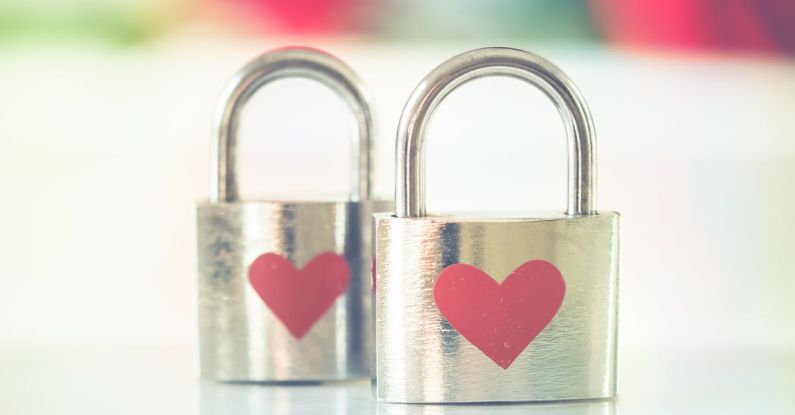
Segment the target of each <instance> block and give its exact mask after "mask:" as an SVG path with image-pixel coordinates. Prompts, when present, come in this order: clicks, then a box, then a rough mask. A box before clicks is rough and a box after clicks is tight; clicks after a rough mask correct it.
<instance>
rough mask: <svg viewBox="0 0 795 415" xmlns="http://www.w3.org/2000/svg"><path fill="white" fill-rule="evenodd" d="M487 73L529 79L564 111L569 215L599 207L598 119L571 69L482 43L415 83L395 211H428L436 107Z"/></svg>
mask: <svg viewBox="0 0 795 415" xmlns="http://www.w3.org/2000/svg"><path fill="white" fill-rule="evenodd" d="M486 76H509V77H513V78H517V79H521V80H524V81H526V82H528V83H530V84H531V85H533V86H535V87H537V88H538V89H540V90H541V91H542V92H544V93H545V94H546V95H547V97H549V98H550V99H551V100H552V101H553V102H554V103H555V106H556V107H557V109H558V111H559V112H560V115H561V117H562V118H563V122H564V124H565V126H566V135H567V138H568V154H569V158H568V160H569V161H568V166H569V167H568V187H569V188H568V206H567V208H566V213H567V214H568V215H590V214H594V213H595V208H594V197H595V182H596V180H595V177H594V176H595V173H596V166H595V165H596V160H595V156H594V152H595V144H596V143H595V135H594V126H593V121H592V120H591V114H590V112H589V111H588V107H587V106H586V105H585V101H584V100H583V98H582V96H581V95H580V93H579V91H578V90H577V88H576V87H575V86H574V84H573V83H572V81H571V80H570V79H569V77H568V76H566V74H564V73H563V72H562V71H561V70H560V69H559V68H558V67H556V66H555V65H553V64H552V63H551V62H549V61H547V60H546V59H543V58H541V57H539V56H537V55H534V54H532V53H529V52H526V51H523V50H519V49H512V48H493V47H492V48H483V49H475V50H472V51H469V52H465V53H462V54H460V55H458V56H455V57H453V58H451V59H449V60H447V61H446V62H444V63H442V64H441V65H439V66H437V67H436V68H435V69H434V70H433V71H431V72H430V73H429V74H428V75H427V76H426V77H425V78H424V79H423V80H422V81H420V83H419V85H417V87H416V88H415V89H414V92H412V94H411V96H410V97H409V99H408V101H407V102H406V106H405V107H404V108H403V113H402V114H401V117H400V124H399V125H398V133H397V148H396V154H395V157H396V161H395V169H396V172H395V216H397V217H421V216H425V215H426V211H425V133H426V129H427V126H428V121H429V120H430V117H431V115H432V113H433V111H434V110H435V109H436V107H437V106H438V105H439V104H440V103H441V102H442V100H444V98H445V97H447V95H448V94H449V93H450V92H452V91H453V90H454V89H455V88H457V87H459V86H461V85H462V84H464V83H466V82H468V81H471V80H473V79H478V78H482V77H486Z"/></svg>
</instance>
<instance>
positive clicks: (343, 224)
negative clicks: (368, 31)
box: [197, 48, 375, 382]
mask: <svg viewBox="0 0 795 415" xmlns="http://www.w3.org/2000/svg"><path fill="white" fill-rule="evenodd" d="M294 76H297V77H304V78H309V79H313V80H316V81H318V82H320V83H322V84H324V85H326V86H328V87H329V88H331V89H332V90H334V91H335V92H336V93H337V94H339V96H341V97H342V98H343V99H344V101H345V102H346V103H347V105H348V106H349V107H350V109H351V110H352V113H353V115H354V119H355V121H356V123H357V125H358V139H356V140H354V143H353V148H354V154H355V153H358V157H357V158H356V159H355V160H354V161H353V167H354V168H353V169H352V170H353V172H354V174H353V177H352V179H353V184H352V191H351V192H352V194H351V195H350V200H345V201H328V202H326V201H308V202H290V201H240V200H239V199H238V186H237V177H236V174H235V148H236V146H235V143H236V138H235V135H236V130H237V124H238V119H239V117H240V114H241V109H242V108H243V107H244V105H245V104H246V102H247V101H248V99H249V98H250V97H251V96H252V95H253V94H254V93H255V92H256V91H257V90H259V88H261V87H263V86H264V85H266V84H268V83H270V82H272V81H274V80H277V79H281V78H285V77H294ZM371 136H372V122H371V114H370V108H369V105H368V103H367V99H366V97H365V95H364V92H363V90H362V88H361V86H360V83H359V80H358V78H357V76H356V75H355V74H354V72H353V71H352V70H351V69H350V68H349V67H348V66H347V65H345V64H344V63H343V62H341V61H340V60H338V59H337V58H335V57H333V56H331V55H328V54H326V53H323V52H320V51H316V50H312V49H303V48H290V49H281V50H276V51H273V52H270V53H266V54H264V55H262V56H260V57H258V58H256V59H255V60H253V61H252V62H250V63H249V64H247V65H246V66H245V67H243V69H242V70H240V72H238V73H237V74H236V75H235V77H234V78H233V79H232V81H231V83H230V84H229V86H228V87H227V88H226V90H225V92H224V94H223V96H222V100H221V103H220V106H219V109H218V111H217V113H216V127H215V142H214V149H215V151H216V154H215V157H214V161H215V165H214V166H213V174H214V175H213V180H212V181H213V183H212V188H211V197H210V201H209V202H208V203H201V204H199V205H198V207H197V225H198V235H197V239H198V244H197V245H198V289H199V293H198V297H199V298H198V302H199V337H200V339H199V354H200V366H201V373H202V376H204V377H207V378H212V379H216V380H222V381H266V382H267V381H324V380H337V379H349V378H354V377H367V376H369V375H370V367H371V360H372V358H371V356H372V340H371V337H372V327H371V326H372V324H371V318H372V317H371V313H370V302H371V294H370V286H371V284H370V272H371V259H370V257H371V255H370V254H371V248H370V246H371V245H370V241H371V238H372V234H371V228H370V225H371V217H372V212H373V204H374V203H375V202H373V201H371V200H370V197H369V196H370V148H371Z"/></svg>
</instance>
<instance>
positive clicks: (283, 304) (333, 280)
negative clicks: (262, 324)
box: [248, 252, 350, 339]
mask: <svg viewBox="0 0 795 415" xmlns="http://www.w3.org/2000/svg"><path fill="white" fill-rule="evenodd" d="M349 275H350V269H349V268H348V263H347V262H346V261H345V258H343V257H342V256H340V255H337V254H335V253H333V252H324V253H322V254H318V255H317V256H315V257H314V258H312V259H311V260H310V261H309V262H308V263H307V264H306V265H304V267H303V268H302V269H300V270H298V269H296V268H295V266H293V264H292V263H291V262H290V261H288V260H287V259H285V258H283V257H282V256H280V255H278V254H274V253H270V252H269V253H266V254H262V255H260V256H259V257H258V258H257V259H255V260H254V262H252V263H251V266H249V268H248V280H249V282H250V283H251V286H252V287H254V291H256V292H257V294H259V296H260V298H262V301H264V302H265V304H266V305H267V306H268V307H269V308H270V309H271V311H273V314H275V315H276V317H278V318H279V320H281V322H282V323H284V325H285V326H287V329H288V330H290V333H292V335H293V336H294V337H295V338H296V339H300V338H302V337H304V335H305V334H306V333H307V332H308V331H309V329H311V328H312V326H313V325H314V324H315V322H317V321H318V320H319V319H320V317H322V316H323V314H325V313H326V311H328V309H329V308H331V305H332V304H334V301H335V300H336V299H337V297H339V296H340V295H342V293H344V292H345V290H347V289H348V277H349Z"/></svg>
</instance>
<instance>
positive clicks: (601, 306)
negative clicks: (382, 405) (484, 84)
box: [375, 48, 619, 403]
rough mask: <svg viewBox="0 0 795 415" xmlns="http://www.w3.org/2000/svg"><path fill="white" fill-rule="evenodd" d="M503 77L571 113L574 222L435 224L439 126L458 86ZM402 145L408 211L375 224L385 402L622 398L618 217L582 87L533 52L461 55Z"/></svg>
mask: <svg viewBox="0 0 795 415" xmlns="http://www.w3.org/2000/svg"><path fill="white" fill-rule="evenodd" d="M492 75H503V76H510V77H513V78H518V79H522V80H525V81H527V82H529V83H530V84H532V85H535V86H536V87H538V88H539V89H541V90H542V91H543V92H544V93H545V94H546V95H547V96H548V97H549V98H551V99H552V101H553V102H554V103H555V105H556V106H557V108H558V110H559V111H560V114H561V115H562V118H563V120H564V123H565V125H566V129H567V135H568V141H569V178H568V186H569V191H568V210H567V212H566V213H565V214H563V213H561V214H550V215H549V216H546V217H532V218H531V217H527V218H515V217H511V218H504V217H502V218H500V217H493V216H492V217H480V218H479V217H473V216H466V217H460V216H428V215H426V212H425V189H424V183H425V167H424V165H423V163H424V139H425V137H424V134H425V130H426V126H427V124H428V119H429V117H430V115H431V113H432V112H433V110H434V108H435V107H436V106H437V105H438V104H439V103H440V102H441V101H442V100H443V99H444V98H445V96H447V95H448V94H449V93H450V92H451V91H452V90H454V89H455V88H456V87H458V86H460V85H461V84H463V83H465V82H467V81H469V80H472V79H476V78H480V77H484V76H492ZM397 140H398V141H397V154H396V160H397V161H396V191H395V194H396V199H395V213H394V215H393V214H391V213H378V214H376V215H375V225H376V230H375V233H376V236H375V238H376V241H375V246H376V253H375V258H376V269H377V271H376V281H377V285H376V287H377V288H376V300H375V301H376V304H375V307H376V312H375V319H376V322H375V324H376V375H377V396H378V398H379V400H383V401H389V402H424V403H432V402H433V403H449V402H508V401H538V400H568V399H589V398H607V397H611V396H613V395H614V394H615V390H616V370H615V368H616V321H617V292H618V291H617V290H618V285H617V283H618V218H619V215H618V214H617V213H614V212H599V213H597V212H596V211H595V209H594V199H593V195H594V172H595V161H594V155H593V151H594V132H593V123H592V121H591V116H590V114H589V112H588V109H587V107H586V105H585V102H584V101H583V99H582V97H581V96H580V93H579V92H578V91H577V89H576V88H575V87H574V85H573V84H572V82H571V80H569V78H568V77H567V76H566V75H564V74H563V72H561V71H560V70H559V69H558V68H557V67H555V66H554V65H552V64H551V63H550V62H548V61H546V60H544V59H542V58H540V57H538V56H536V55H533V54H531V53H528V52H525V51H521V50H516V49H508V48H485V49H478V50H474V51H470V52H467V53H464V54H461V55H459V56H456V57H454V58H452V59H450V60H448V61H447V62H445V63H443V64H441V65H440V66H438V67H437V68H436V69H434V70H433V71H432V72H431V73H430V74H429V75H428V76H426V77H425V79H423V80H422V82H421V83H420V84H419V86H418V87H417V88H416V89H415V90H414V92H413V94H412V95H411V97H410V98H409V100H408V102H407V104H406V107H405V109H404V111H403V114H402V117H401V120H400V125H399V129H398V135H397Z"/></svg>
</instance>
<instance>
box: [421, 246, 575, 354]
mask: <svg viewBox="0 0 795 415" xmlns="http://www.w3.org/2000/svg"><path fill="white" fill-rule="evenodd" d="M565 294H566V282H565V281H564V280H563V275H561V273H560V271H559V270H558V269H557V268H556V267H555V266H554V265H552V264H550V263H549V262H547V261H543V260H538V259H537V260H533V261H528V262H525V263H524V264H522V265H521V266H520V267H519V268H516V269H515V270H514V271H513V272H512V273H511V275H509V276H508V277H507V278H506V279H505V281H503V282H502V284H499V283H497V281H495V280H494V278H492V277H491V276H489V274H486V273H485V272H483V271H481V270H479V269H477V268H475V267H473V266H471V265H467V264H453V265H450V266H449V267H447V268H445V269H443V270H442V272H441V273H439V278H438V279H437V280H436V284H435V285H434V287H433V299H434V301H435V302H436V307H437V308H439V311H440V312H441V313H442V315H443V316H444V317H445V318H446V319H447V322H448V323H450V325H451V326H453V328H455V329H456V330H458V332H459V333H461V335H462V336H464V338H466V339H467V340H469V342H470V343H472V344H473V345H474V346H475V347H477V348H478V349H480V351H482V352H483V353H484V354H485V355H486V356H488V357H489V358H490V359H491V360H493V361H494V363H496V364H498V365H500V366H501V367H502V368H503V369H507V368H508V366H510V365H511V363H513V361H514V360H515V359H516V358H517V357H518V356H519V354H520V353H522V350H524V349H525V347H527V345H528V344H530V342H531V341H533V339H535V338H536V336H538V333H541V330H543V329H544V327H546V326H547V324H549V322H550V321H551V320H552V317H554V316H555V314H556V313H557V312H558V309H559V308H560V305H561V304H562V303H563V296H564V295H565Z"/></svg>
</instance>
